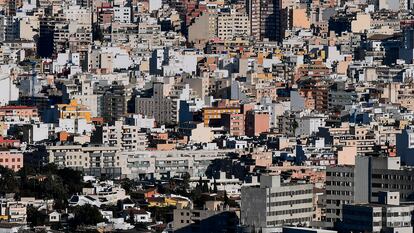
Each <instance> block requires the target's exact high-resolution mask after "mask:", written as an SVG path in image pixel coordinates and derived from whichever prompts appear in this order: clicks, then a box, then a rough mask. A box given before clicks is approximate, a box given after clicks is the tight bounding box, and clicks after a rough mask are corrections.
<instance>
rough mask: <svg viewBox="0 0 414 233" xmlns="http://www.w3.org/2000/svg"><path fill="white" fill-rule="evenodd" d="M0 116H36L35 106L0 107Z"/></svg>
mask: <svg viewBox="0 0 414 233" xmlns="http://www.w3.org/2000/svg"><path fill="white" fill-rule="evenodd" d="M0 116H19V117H23V118H26V117H38V116H39V114H38V111H37V108H36V107H29V106H4V107H0Z"/></svg>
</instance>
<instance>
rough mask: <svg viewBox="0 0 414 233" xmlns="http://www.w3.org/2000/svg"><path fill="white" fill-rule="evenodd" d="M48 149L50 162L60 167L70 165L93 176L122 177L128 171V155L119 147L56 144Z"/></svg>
mask: <svg viewBox="0 0 414 233" xmlns="http://www.w3.org/2000/svg"><path fill="white" fill-rule="evenodd" d="M46 149H47V152H48V154H49V157H48V159H49V163H54V164H56V165H57V166H58V167H62V168H63V167H69V168H72V169H75V170H79V171H83V172H84V173H85V174H88V175H93V176H101V175H106V176H109V177H121V176H123V175H126V173H127V166H126V157H125V156H122V155H121V154H120V148H119V147H114V146H104V145H89V146H82V145H55V146H48V147H47V148H46Z"/></svg>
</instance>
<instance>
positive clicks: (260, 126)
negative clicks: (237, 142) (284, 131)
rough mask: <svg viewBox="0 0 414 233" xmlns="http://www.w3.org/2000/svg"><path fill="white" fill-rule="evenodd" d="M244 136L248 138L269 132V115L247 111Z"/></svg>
mask: <svg viewBox="0 0 414 233" xmlns="http://www.w3.org/2000/svg"><path fill="white" fill-rule="evenodd" d="M245 129H246V135H247V136H249V137H253V136H259V135H260V134H261V133H264V132H269V113H267V112H259V111H248V112H247V114H246V123H245Z"/></svg>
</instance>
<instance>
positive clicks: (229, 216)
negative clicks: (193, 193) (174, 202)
mask: <svg viewBox="0 0 414 233" xmlns="http://www.w3.org/2000/svg"><path fill="white" fill-rule="evenodd" d="M173 216H174V219H173V224H172V225H173V227H172V228H173V232H180V233H190V232H235V231H236V227H237V224H238V218H237V215H236V213H235V212H234V211H229V210H225V209H220V210H209V209H207V210H195V209H174V212H173Z"/></svg>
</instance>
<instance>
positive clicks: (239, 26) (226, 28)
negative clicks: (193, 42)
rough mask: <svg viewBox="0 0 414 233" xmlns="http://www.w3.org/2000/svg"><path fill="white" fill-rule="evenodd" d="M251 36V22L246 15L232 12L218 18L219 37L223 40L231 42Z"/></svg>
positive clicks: (222, 14) (221, 14)
mask: <svg viewBox="0 0 414 233" xmlns="http://www.w3.org/2000/svg"><path fill="white" fill-rule="evenodd" d="M237 36H240V37H247V36H250V20H249V16H248V15H247V14H245V13H239V12H236V11H235V10H232V11H231V12H229V13H220V14H218V16H217V37H218V38H220V39H221V40H231V39H233V38H234V37H237Z"/></svg>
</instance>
